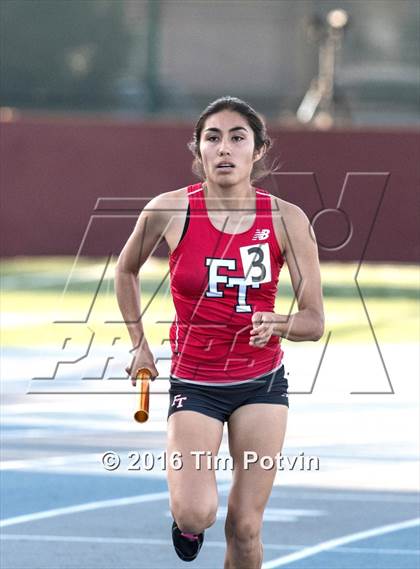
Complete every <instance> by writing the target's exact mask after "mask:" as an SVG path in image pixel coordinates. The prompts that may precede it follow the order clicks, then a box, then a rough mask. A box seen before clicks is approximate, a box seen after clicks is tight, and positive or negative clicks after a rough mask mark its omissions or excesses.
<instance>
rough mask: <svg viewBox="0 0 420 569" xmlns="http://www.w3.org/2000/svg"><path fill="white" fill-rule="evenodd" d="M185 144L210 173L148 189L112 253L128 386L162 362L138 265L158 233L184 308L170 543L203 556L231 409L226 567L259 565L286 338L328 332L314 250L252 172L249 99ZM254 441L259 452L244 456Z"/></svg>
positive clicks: (180, 310)
mask: <svg viewBox="0 0 420 569" xmlns="http://www.w3.org/2000/svg"><path fill="white" fill-rule="evenodd" d="M189 146H190V149H191V150H192V151H193V154H194V163H193V171H194V172H195V173H196V174H198V175H199V176H200V178H201V180H202V181H201V182H200V183H197V184H193V185H189V186H188V187H184V188H181V189H178V190H175V191H170V192H167V193H163V194H160V195H158V196H156V197H155V198H153V199H152V200H151V201H150V202H149V203H148V204H147V206H146V207H145V208H144V210H143V211H142V213H141V214H140V216H139V219H138V221H137V224H136V226H135V229H134V231H133V233H132V235H131V236H130V238H129V239H128V241H127V243H126V245H125V246H124V248H123V250H122V252H121V254H120V257H119V259H118V263H117V268H116V275H115V277H116V278H115V281H116V292H117V298H118V303H119V306H120V309H121V312H122V314H123V316H124V320H125V321H126V323H127V327H128V330H129V333H130V337H131V340H132V343H133V346H134V348H135V351H134V358H133V361H132V363H131V366H129V367H128V368H126V369H127V372H128V373H129V375H130V376H131V378H132V383H133V385H135V379H134V378H135V375H136V370H138V369H139V368H144V367H146V368H149V369H150V370H151V372H152V378H153V379H154V378H156V377H157V376H158V375H159V374H158V371H157V369H156V367H155V363H154V358H153V354H152V352H151V350H150V347H149V345H148V343H147V340H146V338H145V336H144V332H143V326H142V322H141V310H140V301H139V280H138V273H139V269H140V267H141V266H142V265H143V263H144V262H145V261H146V260H147V258H148V257H149V255H150V254H151V253H152V252H153V250H154V249H155V248H156V246H157V245H158V244H159V242H160V241H161V239H162V238H164V239H165V240H166V242H167V244H168V247H169V250H170V256H169V265H170V276H171V292H172V297H173V301H174V304H175V309H176V316H175V320H174V322H173V323H172V326H171V329H170V341H171V349H172V360H171V374H170V391H169V394H170V401H169V411H168V434H167V437H168V439H167V456H168V458H169V457H171V455H172V453H175V452H176V453H179V455H180V456H181V457H182V468H180V469H174V468H172V467H171V465H170V462H171V461H170V460H168V464H169V468H168V485H169V491H170V506H171V512H172V515H173V518H174V521H173V524H172V539H173V543H174V547H175V551H176V553H177V555H178V556H179V557H180V558H181V559H183V560H184V561H192V560H193V559H195V558H196V557H197V555H198V553H199V551H200V549H201V546H202V543H203V538H204V531H205V529H206V528H208V527H210V526H211V525H212V524H214V522H215V520H216V512H217V508H218V492H217V484H216V475H215V468H212V467H210V468H209V467H208V465H209V464H211V465H212V464H213V463H209V462H208V459H207V456H210V457H216V456H217V453H218V451H219V447H220V444H221V441H222V435H223V427H224V422H225V421H226V422H227V428H228V438H229V451H230V455H231V457H232V465H233V482H232V487H231V490H230V494H229V499H228V511H227V516H226V522H225V535H226V544H227V548H226V556H225V564H224V568H225V569H259V568H260V567H261V565H262V560H263V546H262V543H261V540H260V536H261V527H262V520H263V513H264V508H265V506H266V504H267V501H268V498H269V496H270V493H271V490H272V486H273V482H274V477H275V474H276V469H275V468H273V469H271V470H266V469H263V468H262V467H261V465H260V464H259V458H260V457H262V456H267V455H268V456H270V457H273V458H274V457H275V456H276V455H277V454H278V453H281V450H282V446H283V441H284V436H285V430H286V423H287V413H288V397H287V389H288V382H287V379H286V377H285V370H284V365H283V364H282V357H283V351H282V349H281V344H280V342H281V338H287V339H288V340H291V341H295V342H300V341H305V340H312V341H315V340H319V339H320V338H321V336H322V335H323V332H324V310H323V300H322V287H321V278H320V269H319V261H318V250H317V244H316V240H315V236H314V233H313V231H312V228H311V226H310V223H309V221H308V218H307V217H306V215H305V214H304V213H303V211H302V210H301V209H300V208H299V207H297V206H296V205H294V204H291V203H288V202H286V201H284V200H282V199H280V198H278V197H275V196H273V195H271V194H269V193H268V192H266V191H265V190H262V189H260V188H258V187H256V186H255V185H254V183H255V181H256V180H257V179H259V178H261V177H262V176H264V175H266V174H267V172H269V171H268V170H267V169H266V168H265V165H264V156H265V154H266V152H267V150H268V149H269V148H270V146H271V140H270V138H269V137H268V136H267V132H266V127H265V124H264V121H263V119H262V118H261V116H260V115H258V114H257V113H256V112H255V111H254V110H253V109H252V108H251V107H250V106H249V105H248V104H247V103H245V102H244V101H241V100H240V99H237V98H234V97H223V98H221V99H218V100H216V101H214V102H213V103H211V104H210V105H209V106H208V107H207V108H206V109H205V110H204V112H203V113H202V114H201V116H200V117H199V119H198V121H197V124H196V126H195V131H194V137H193V141H192V142H191V143H190V145H189ZM284 262H287V265H288V268H289V273H290V276H291V281H292V286H293V289H294V291H295V295H296V298H297V303H298V311H297V312H295V313H293V314H289V315H284V314H276V313H275V312H274V303H275V295H276V290H277V283H278V276H279V272H280V269H281V267H282V265H283V263H284ZM200 451H201V452H202V453H203V456H204V458H201V457H200V455H199V454H198V453H199V452H200ZM248 452H251V453H252V452H254V453H256V455H257V457H258V460H257V461H256V462H255V463H252V464H250V465H248V467H247V468H246V463H245V460H244V458H245V456H249V455H248V454H246V453H248Z"/></svg>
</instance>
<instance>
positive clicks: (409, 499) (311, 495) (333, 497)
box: [270, 487, 419, 504]
mask: <svg viewBox="0 0 420 569" xmlns="http://www.w3.org/2000/svg"><path fill="white" fill-rule="evenodd" d="M295 488H296V487H294V488H293V489H295ZM270 498H288V499H289V498H292V499H293V500H309V501H310V500H322V501H324V500H329V501H350V502H395V503H397V502H401V503H414V504H417V503H418V502H419V497H418V495H415V496H414V495H412V496H410V495H408V496H405V495H404V492H399V493H398V495H392V494H391V495H390V493H388V492H387V493H385V494H384V493H379V494H377V493H375V494H372V493H370V492H363V491H360V492H357V491H356V492H352V491H349V492H337V491H335V490H331V492H315V491H314V492H305V491H302V492H301V491H299V492H296V494H294V495H293V496H291V495H290V492H279V491H276V489H274V490H273V492H272V493H271V494H270Z"/></svg>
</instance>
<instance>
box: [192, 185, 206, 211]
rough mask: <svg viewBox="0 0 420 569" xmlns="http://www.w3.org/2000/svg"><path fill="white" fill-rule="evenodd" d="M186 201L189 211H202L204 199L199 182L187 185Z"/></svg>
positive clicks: (204, 207) (204, 206)
mask: <svg viewBox="0 0 420 569" xmlns="http://www.w3.org/2000/svg"><path fill="white" fill-rule="evenodd" d="M188 203H189V209H190V212H191V213H193V212H197V211H204V210H205V209H206V205H205V201H204V190H203V186H202V184H201V182H200V183H198V184H192V185H191V186H188Z"/></svg>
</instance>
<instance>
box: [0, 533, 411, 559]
mask: <svg viewBox="0 0 420 569" xmlns="http://www.w3.org/2000/svg"><path fill="white" fill-rule="evenodd" d="M1 539H2V540H4V541H39V542H74V543H101V544H107V543H109V544H122V545H130V544H133V545H167V546H171V545H172V541H170V540H168V539H152V538H141V539H140V538H133V537H100V536H80V535H42V534H41V535H37V534H18V533H16V534H15V533H5V534H3V535H1V536H0V540H1ZM206 547H223V548H224V547H226V542H225V541H206ZM302 547H305V546H304V545H278V544H275V543H264V549H276V550H284V551H296V550H300V549H302ZM330 553H334V554H336V553H374V554H381V555H420V549H393V548H375V547H339V548H337V549H336V550H335V551H334V552H331V551H330Z"/></svg>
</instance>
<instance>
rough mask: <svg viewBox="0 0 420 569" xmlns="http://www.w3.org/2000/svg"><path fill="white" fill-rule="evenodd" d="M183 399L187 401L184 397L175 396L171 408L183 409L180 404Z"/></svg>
mask: <svg viewBox="0 0 420 569" xmlns="http://www.w3.org/2000/svg"><path fill="white" fill-rule="evenodd" d="M184 399H187V397H186V395H175V397H174V400H173V401H172V407H174V406H175V405H176V408H177V409H179V408H180V407H183V405H182V402H183V401H184Z"/></svg>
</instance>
